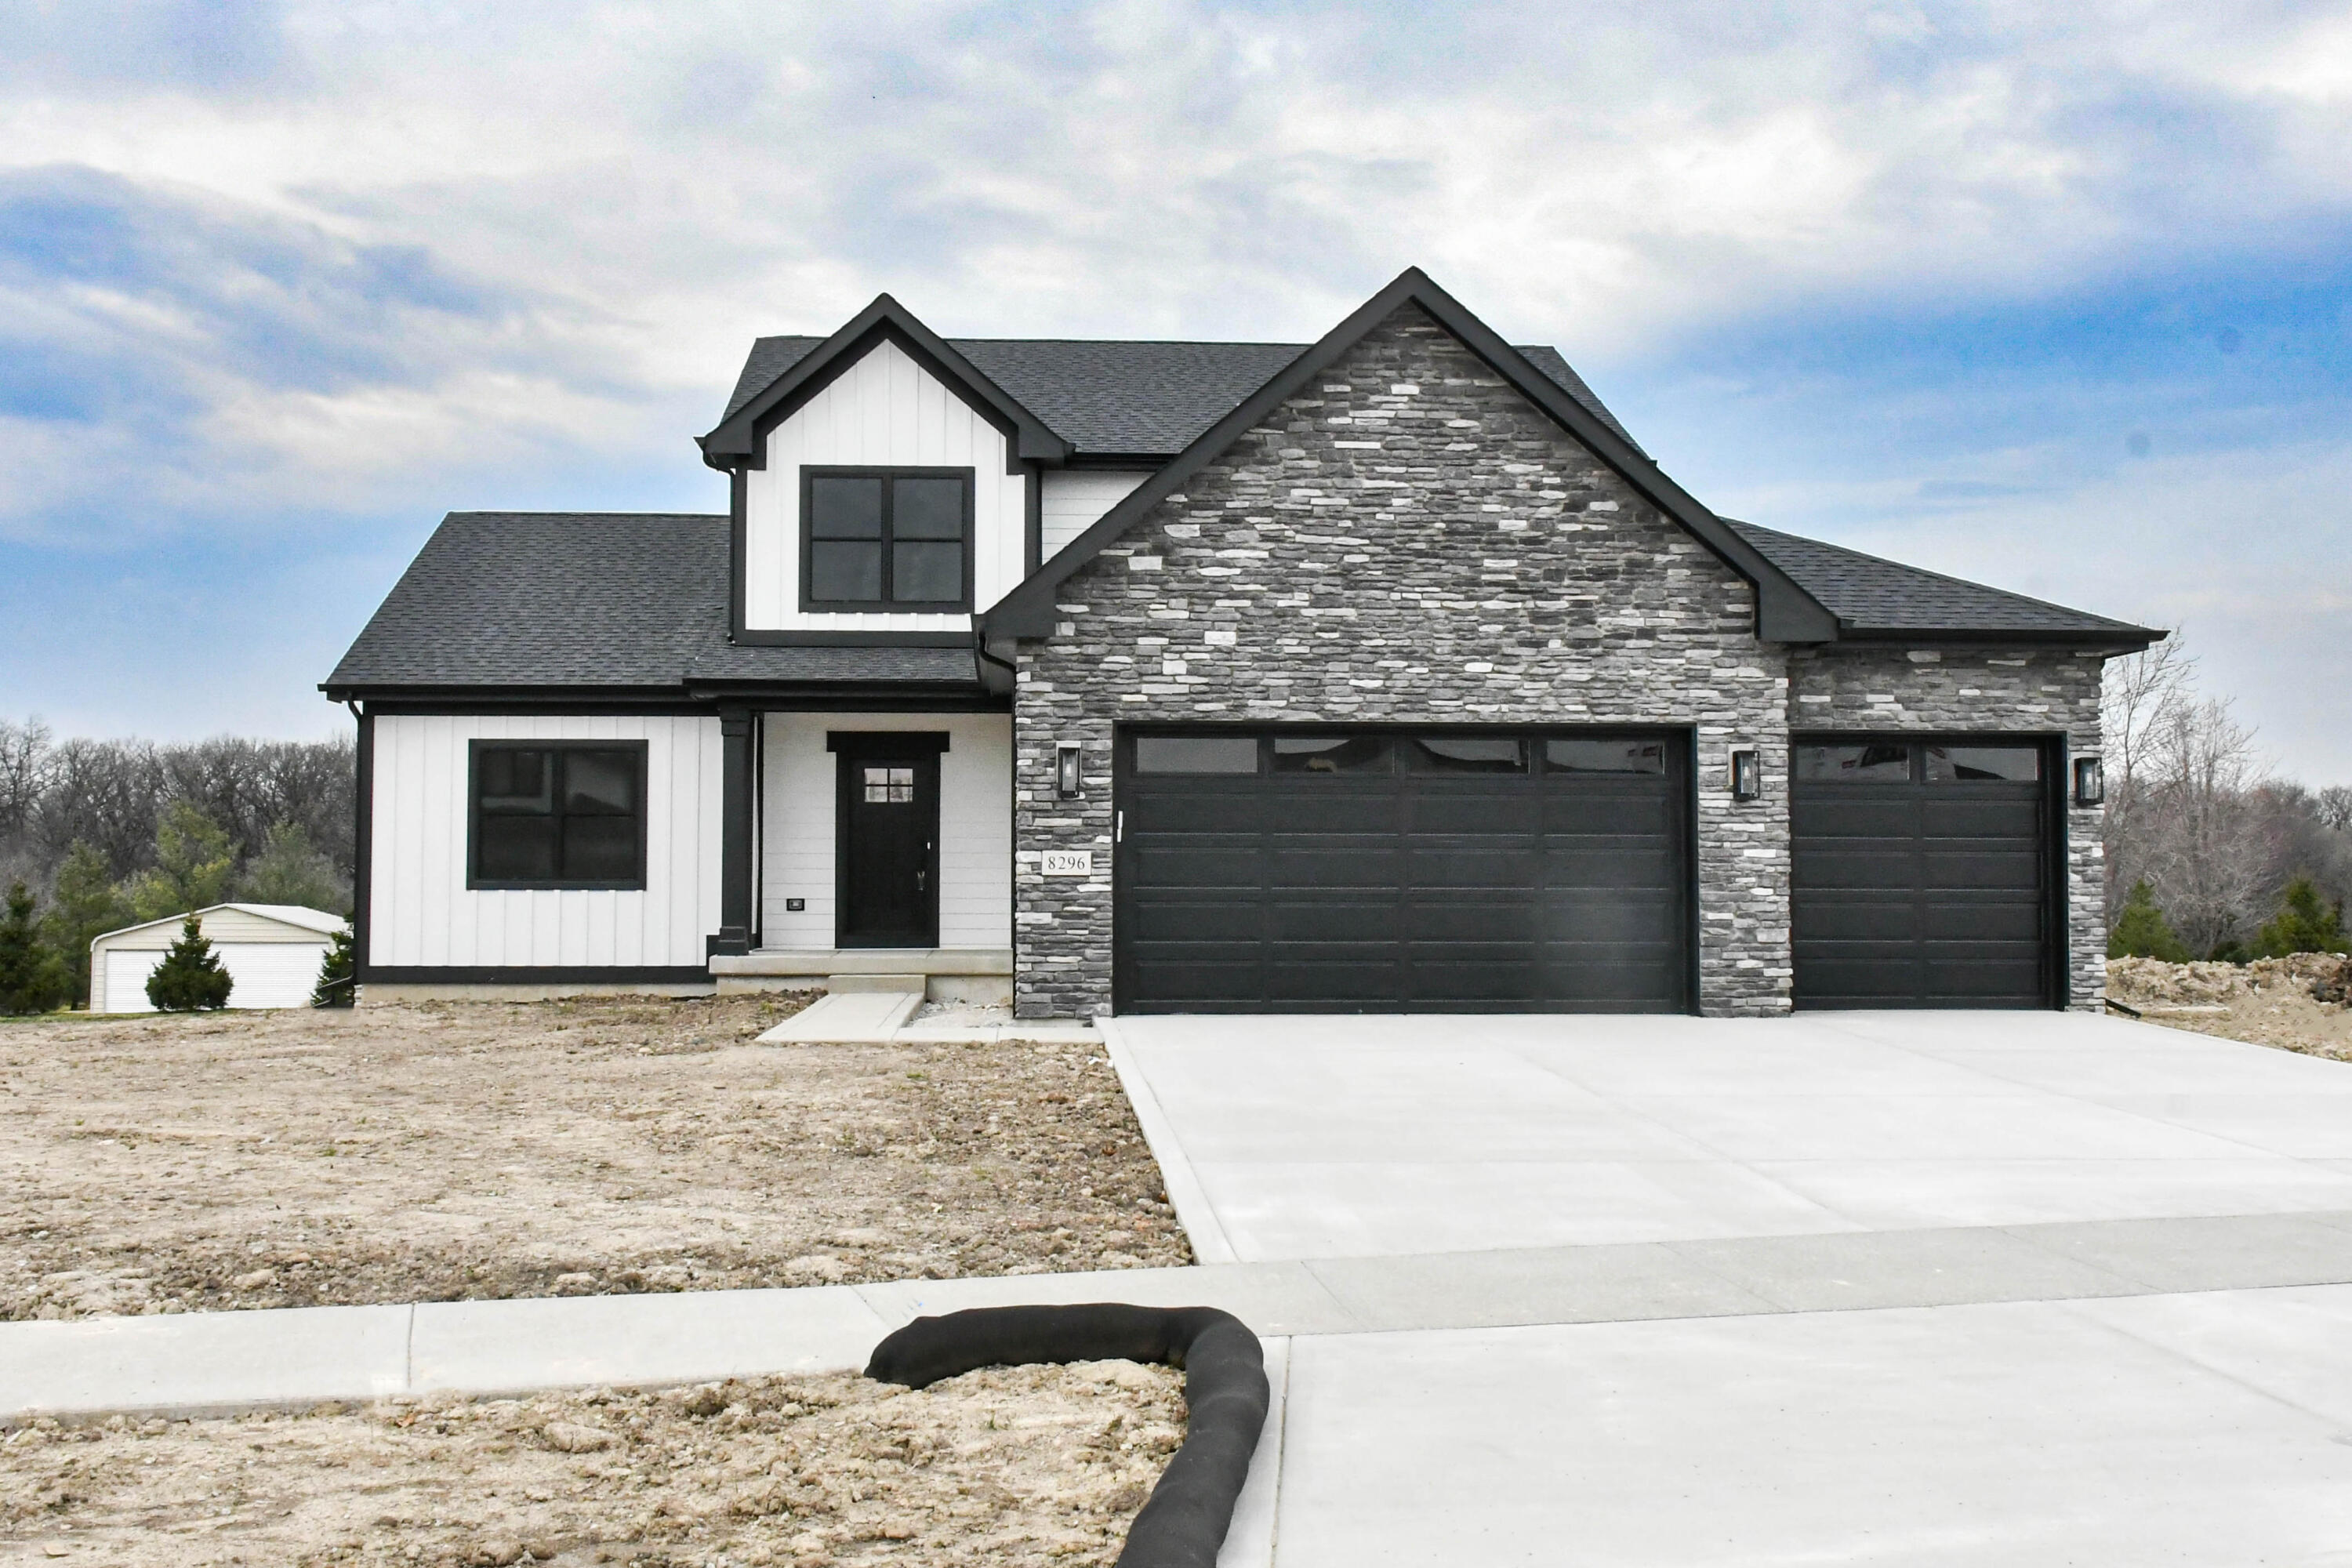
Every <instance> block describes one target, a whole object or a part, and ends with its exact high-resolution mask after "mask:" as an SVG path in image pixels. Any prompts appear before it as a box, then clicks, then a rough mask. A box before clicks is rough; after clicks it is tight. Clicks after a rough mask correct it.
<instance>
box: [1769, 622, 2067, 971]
mask: <svg viewBox="0 0 2352 1568" xmlns="http://www.w3.org/2000/svg"><path fill="white" fill-rule="evenodd" d="M2104 669H2105V655H2103V654H2097V653H2089V652H2084V651H2081V650H2077V649H2071V648H2044V649H2033V648H1994V649H1986V648H1965V647H1853V646H1845V647H1824V648H1819V649H1800V650H1798V651H1796V652H1795V653H1794V654H1792V655H1791V656H1790V660H1789V692H1790V703H1789V727H1790V729H1791V730H1792V731H1798V732H1800V733H1802V732H1805V731H1839V730H1844V731H1874V732H1880V733H1885V732H1888V731H1936V730H1943V731H2013V732H2019V733H2027V734H2037V735H2042V734H2053V733H2054V734H2058V735H2062V736H2063V737H2064V739H2065V754H2066V756H2067V757H2068V758H2069V759H2071V758H2073V757H2075V756H2079V755H2094V756H2095V755H2097V754H2098V752H2099V747H2100V743H2101V737H2100V731H2099V692H2100V685H2101V679H2102V671H2103V670H2104ZM2063 782H2065V781H2063V780H2062V781H2061V783H2062V784H2063ZM2065 798H2066V800H2067V802H2068V805H2067V809H2066V812H2065V828H2066V912H2067V921H2066V926H2067V981H2068V984H2067V991H2068V1005H2070V1006H2072V1007H2075V1008H2082V1009H2089V1010H2096V1009H2098V1008H2099V1007H2100V1005H2101V1004H2102V1003H2103V1001H2104V1000H2105V995H2106V983H2107V968H2106V966H2107V917H2106V859H2105V849H2104V847H2103V843H2102V839H2101V833H2102V830H2103V828H2104V827H2105V810H2104V809H2103V808H2102V807H2099V806H2077V805H2074V804H2073V800H2074V796H2073V795H2072V793H2071V792H2069V793H2068V794H2067V795H2066V797H2065Z"/></svg>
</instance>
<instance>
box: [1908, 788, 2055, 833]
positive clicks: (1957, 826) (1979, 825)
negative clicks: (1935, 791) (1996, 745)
mask: <svg viewBox="0 0 2352 1568" xmlns="http://www.w3.org/2000/svg"><path fill="white" fill-rule="evenodd" d="M1958 787H1961V788H1965V787H1967V786H1965V785H1962V786H1958ZM2041 826H2042V806H2041V803H2040V802H2038V801H2033V800H1965V799H1963V800H1933V799H1930V800H1927V801H1924V802H1922V803H1921V805H1920V810H1919V831H1920V832H1921V833H1923V834H1925V835H1926V836H1927V837H1929V838H1974V839H1989V840H1994V841H2004V842H2011V843H2013V842H2015V841H2016V840H2018V839H2025V840H2027V841H2029V842H2031V841H2032V839H2033V837H2035V836H2036V835H2037V834H2038V833H2039V832H2040V831H2041Z"/></svg>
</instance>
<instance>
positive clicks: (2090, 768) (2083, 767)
mask: <svg viewBox="0 0 2352 1568" xmlns="http://www.w3.org/2000/svg"><path fill="white" fill-rule="evenodd" d="M2106 798H2107V781H2106V770H2105V769H2104V768H2102V767H2101V766H2099V759H2098V758H2096V757H2076V758H2075V759H2074V804H2075V805H2098V804H2099V803H2100V802H2101V801H2103V800H2105V799H2106Z"/></svg>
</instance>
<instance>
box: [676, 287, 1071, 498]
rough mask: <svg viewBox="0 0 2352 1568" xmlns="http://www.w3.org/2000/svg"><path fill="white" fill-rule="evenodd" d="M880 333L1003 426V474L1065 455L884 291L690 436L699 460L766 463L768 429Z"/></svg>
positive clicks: (1041, 426) (1064, 446)
mask: <svg viewBox="0 0 2352 1568" xmlns="http://www.w3.org/2000/svg"><path fill="white" fill-rule="evenodd" d="M886 340H887V341H888V342H894V343H896V344H898V348H899V349H900V350H901V351H902V352H904V353H906V354H907V355H908V357H909V358H911V359H913V360H914V361H915V362H916V363H919V364H921V365H922V366H923V368H924V369H926V370H928V371H929V372H930V373H931V374H933V375H935V376H938V377H939V378H940V380H941V381H943V382H945V383H947V384H949V385H950V386H951V387H955V388H957V389H959V391H960V393H961V395H963V397H964V401H965V402H966V403H968V404H970V405H971V406H972V407H974V408H975V409H977V410H979V411H980V412H981V413H982V416H984V417H986V418H987V419H988V420H989V422H990V423H991V424H992V425H994V426H996V427H997V428H998V429H999V430H1002V431H1003V433H1004V435H1005V437H1006V439H1005V465H1006V466H1005V471H1006V472H1007V473H1017V472H1018V471H1019V468H1018V467H1017V465H1018V463H1019V462H1020V461H1021V460H1022V459H1024V458H1025V459H1034V460H1035V461H1039V462H1044V463H1048V464H1055V465H1058V464H1060V463H1062V462H1064V461H1065V460H1066V459H1067V458H1068V457H1069V455H1070V444H1069V443H1068V442H1067V441H1066V440H1064V439H1063V438H1062V437H1059V436H1056V435H1055V434H1054V432H1053V431H1052V430H1051V429H1049V428H1047V426H1046V425H1045V421H1044V420H1042V419H1040V418H1038V417H1037V416H1035V415H1034V414H1032V413H1030V412H1029V410H1028V409H1026V408H1024V407H1023V406H1022V405H1021V404H1020V402H1019V401H1018V400H1016V399H1015V398H1014V397H1013V395H1011V394H1010V393H1007V392H1006V391H1005V390H1004V389H1003V387H1001V386H999V385H997V384H995V383H994V382H993V381H991V380H990V379H989V378H988V377H987V376H985V375H983V374H981V372H980V370H979V369H978V367H976V366H975V365H973V364H972V363H971V361H970V360H968V359H966V358H964V357H963V355H962V354H961V353H957V352H956V350H955V349H954V348H953V347H952V346H950V344H949V342H947V340H946V339H944V338H942V337H940V335H939V334H938V333H936V332H934V331H931V330H930V329H929V327H927V326H925V325H923V323H922V322H921V321H919V320H917V319H916V317H915V314H914V312H912V311H910V310H908V309H907V308H906V307H905V306H903V305H901V304H899V303H898V300H894V299H892V298H891V297H890V296H889V295H887V294H877V295H876V296H875V297H874V302H873V303H872V304H870V305H868V306H866V309H864V310H860V311H859V312H858V313H857V314H856V315H855V316H853V317H851V318H850V320H849V321H848V322H847V323H846V324H845V325H844V326H843V327H842V328H841V330H840V331H836V332H835V333H834V334H833V335H832V336H831V337H829V338H827V339H825V340H824V342H821V343H819V344H818V345H817V346H816V347H815V348H814V349H811V350H810V351H809V352H808V353H805V354H803V355H802V356H801V357H800V359H799V360H798V361H796V362H795V363H793V367H792V368H791V369H790V370H788V371H786V372H784V374H782V375H780V376H778V377H777V378H776V379H775V380H774V381H773V382H771V383H770V384H768V386H767V387H766V388H765V389H764V390H762V391H761V392H760V393H759V394H758V395H756V396H754V397H752V398H751V400H750V401H748V402H746V403H745V404H744V405H742V406H741V407H740V408H738V409H737V410H736V411H735V412H734V413H733V414H731V415H730V416H727V417H726V418H725V419H722V420H720V421H719V424H718V426H716V427H714V428H713V429H712V430H711V432H710V433H709V435H707V436H700V437H696V445H698V446H699V447H701V448H702V460H703V461H704V462H706V463H708V464H709V465H710V466H711V467H712V468H734V467H736V466H738V465H744V466H748V467H751V468H764V467H766V465H767V456H766V454H765V452H763V451H762V450H761V447H763V446H764V444H765V438H766V436H767V433H768V431H769V430H770V429H772V428H773V427H774V426H776V425H778V424H780V423H782V421H783V420H784V419H786V418H788V417H790V416H791V415H792V413H793V410H794V409H796V408H798V407H799V406H800V405H802V404H803V403H805V402H807V401H808V400H809V399H810V398H811V397H814V396H815V395H816V394H817V393H819V392H821V391H823V390H824V388H825V387H826V386H827V385H829V384H832V382H833V381H834V380H835V378H836V377H837V376H839V375H840V374H842V373H843V372H844V371H845V370H847V369H848V368H849V367H850V366H851V365H853V364H856V363H857V362H858V361H859V360H861V359H863V358H864V357H865V356H866V353H868V352H869V351H870V350H872V349H873V348H875V347H876V346H877V345H878V344H879V343H881V342H884V341H886Z"/></svg>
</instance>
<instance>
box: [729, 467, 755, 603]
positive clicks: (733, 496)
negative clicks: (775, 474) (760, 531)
mask: <svg viewBox="0 0 2352 1568" xmlns="http://www.w3.org/2000/svg"><path fill="white" fill-rule="evenodd" d="M750 509H751V470H750V469H749V468H746V467H745V466H744V465H742V464H740V463H737V464H735V465H734V466H733V467H731V468H729V469H728V470H727V636H728V640H730V642H740V641H741V640H742V637H743V619H744V614H745V610H744V599H745V597H746V595H747V592H748V590H747V589H746V587H745V586H744V583H743V574H744V573H745V572H747V571H748V570H750V565H751V515H750Z"/></svg>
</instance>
